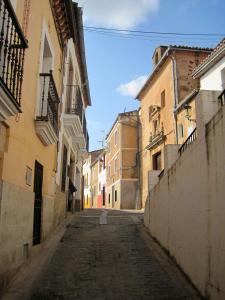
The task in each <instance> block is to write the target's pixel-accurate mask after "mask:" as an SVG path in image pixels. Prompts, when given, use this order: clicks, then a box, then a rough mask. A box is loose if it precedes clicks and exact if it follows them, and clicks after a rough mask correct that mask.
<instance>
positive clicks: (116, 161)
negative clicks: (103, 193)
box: [114, 156, 118, 174]
mask: <svg viewBox="0 0 225 300" xmlns="http://www.w3.org/2000/svg"><path fill="white" fill-rule="evenodd" d="M117 163H118V158H117V156H116V157H115V160H114V173H115V174H116V173H117Z"/></svg>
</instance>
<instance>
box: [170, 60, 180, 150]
mask: <svg viewBox="0 0 225 300" xmlns="http://www.w3.org/2000/svg"><path fill="white" fill-rule="evenodd" d="M170 57H171V59H172V64H173V87H174V110H175V108H176V107H177V104H178V78H177V62H176V57H175V55H174V54H172V55H170ZM174 120H175V135H176V144H178V129H177V115H176V113H175V112H174Z"/></svg>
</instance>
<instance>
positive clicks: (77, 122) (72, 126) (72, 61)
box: [56, 3, 91, 211]
mask: <svg viewBox="0 0 225 300" xmlns="http://www.w3.org/2000/svg"><path fill="white" fill-rule="evenodd" d="M74 8H75V10H74V11H75V14H76V18H75V19H74V22H75V23H76V24H74V26H75V28H76V33H75V37H74V38H73V39H72V38H71V39H70V40H69V41H68V44H67V48H66V51H65V56H64V58H63V59H64V64H63V70H62V74H63V89H62V95H61V99H62V100H61V118H60V124H61V126H60V131H59V146H58V147H59V152H58V167H57V178H56V183H57V186H58V190H57V193H58V194H59V195H60V194H61V195H62V196H63V194H64V193H67V211H73V210H74V209H75V210H80V209H81V208H82V196H83V195H82V190H83V189H82V173H83V171H82V166H83V160H84V159H85V157H86V156H87V153H88V147H89V137H88V132H87V127H86V117H85V109H86V108H87V106H89V105H91V99H90V92H89V84H88V75H87V68H86V59H85V49H84V37H83V29H82V10H81V8H79V7H77V4H75V3H74ZM56 209H57V208H56ZM58 209H59V210H60V208H58Z"/></svg>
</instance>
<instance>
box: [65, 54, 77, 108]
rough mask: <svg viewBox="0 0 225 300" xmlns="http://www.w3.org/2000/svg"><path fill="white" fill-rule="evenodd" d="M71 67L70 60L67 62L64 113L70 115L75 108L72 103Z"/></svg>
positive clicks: (72, 75)
mask: <svg viewBox="0 0 225 300" xmlns="http://www.w3.org/2000/svg"><path fill="white" fill-rule="evenodd" d="M73 73H74V72H73V65H72V61H71V59H70V60H69V67H68V77H67V85H66V107H65V113H72V112H73V109H74V107H75V104H74V103H72V102H73V101H74V99H73V77H74V74H73Z"/></svg>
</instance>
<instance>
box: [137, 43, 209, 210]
mask: <svg viewBox="0 0 225 300" xmlns="http://www.w3.org/2000/svg"><path fill="white" fill-rule="evenodd" d="M210 52H211V49H208V48H206V49H205V48H197V47H196V48H195V47H183V46H168V47H167V46H160V47H158V48H157V49H156V50H155V52H154V55H153V66H154V69H153V72H152V73H151V75H150V76H149V78H148V80H147V82H146V83H145V85H144V86H143V88H142V89H141V91H140V92H139V94H138V96H137V99H139V100H140V104H141V110H140V119H141V127H142V129H141V132H142V146H141V161H142V164H141V165H142V171H141V186H142V188H141V189H142V206H144V205H145V202H146V199H147V198H148V195H149V191H150V190H151V188H152V187H153V186H154V185H155V184H156V183H157V182H158V180H159V176H162V174H163V170H165V168H168V167H169V166H170V165H171V164H172V163H173V162H174V158H175V157H176V151H177V148H178V147H179V144H182V143H183V142H184V141H185V139H186V138H187V137H188V135H189V134H190V133H191V132H192V131H193V130H194V128H195V127H196V121H195V101H194V97H195V96H196V94H197V90H198V88H199V82H198V80H195V79H193V78H192V71H193V70H194V68H195V67H196V66H198V65H199V64H200V62H201V61H202V60H203V59H204V58H205V57H206V56H207V55H208V54H209V53H210ZM166 145H171V146H170V151H167V153H166V154H165V153H164V149H165V146H166Z"/></svg>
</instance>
